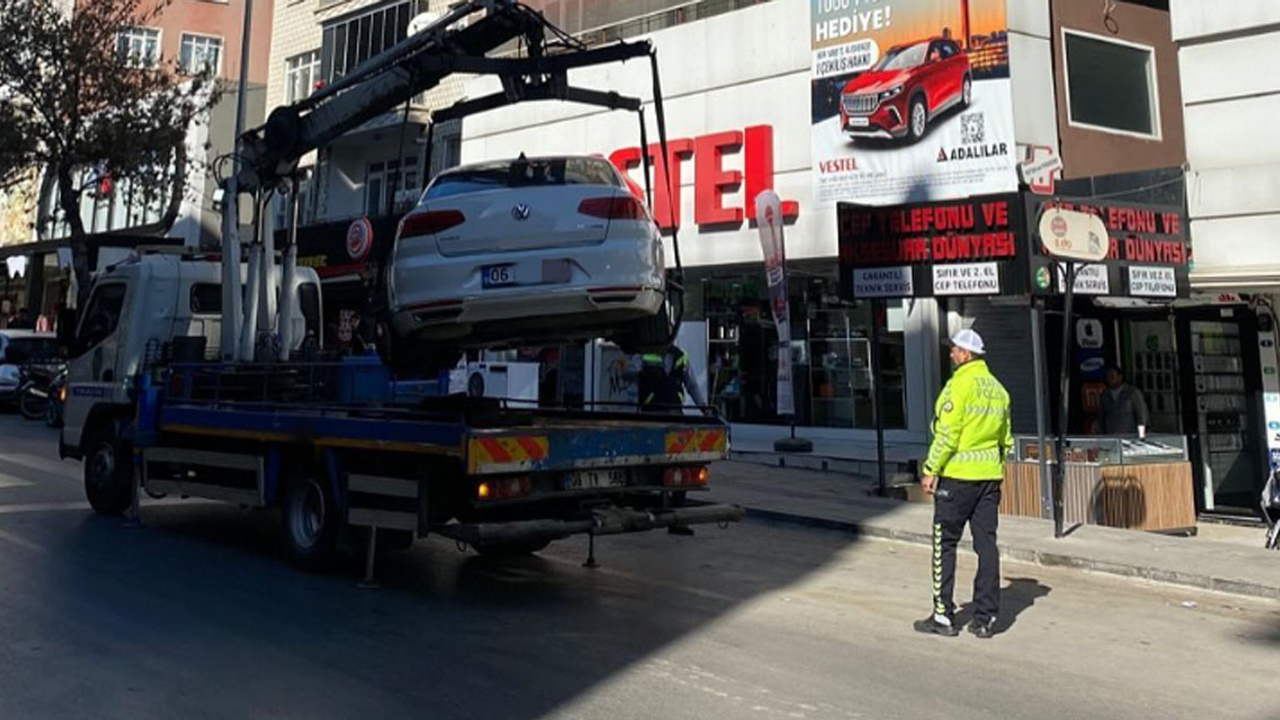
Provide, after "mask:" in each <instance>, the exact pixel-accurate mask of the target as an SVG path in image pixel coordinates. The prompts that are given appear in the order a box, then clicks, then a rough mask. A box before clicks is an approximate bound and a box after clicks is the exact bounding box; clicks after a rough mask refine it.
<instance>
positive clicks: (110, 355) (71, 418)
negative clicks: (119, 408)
mask: <svg viewBox="0 0 1280 720" xmlns="http://www.w3.org/2000/svg"><path fill="white" fill-rule="evenodd" d="M128 295H129V284H128V283H127V282H124V281H111V282H103V283H100V284H98V285H96V286H94V288H93V293H92V294H91V295H90V296H89V301H88V302H87V303H86V304H85V312H84V315H83V316H82V317H81V319H80V323H79V326H78V327H77V328H76V337H75V340H74V342H73V343H72V348H71V357H72V360H71V362H70V363H69V365H68V367H67V403H66V407H65V409H64V412H65V423H64V430H63V433H64V439H65V440H66V441H67V443H68V444H77V443H78V442H79V439H80V432H81V431H82V430H83V428H84V423H85V420H87V419H88V416H89V413H90V411H91V410H92V409H93V408H94V406H96V405H100V404H109V403H111V402H113V401H114V396H115V394H116V393H115V389H116V387H117V385H118V384H119V383H118V380H119V378H118V377H116V373H117V368H116V364H117V360H118V356H119V353H120V347H121V342H122V335H123V334H124V327H123V325H122V323H121V322H120V317H121V314H122V313H123V311H124V308H125V301H126V300H127V299H128Z"/></svg>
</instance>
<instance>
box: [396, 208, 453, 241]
mask: <svg viewBox="0 0 1280 720" xmlns="http://www.w3.org/2000/svg"><path fill="white" fill-rule="evenodd" d="M466 221H467V218H466V216H465V215H463V214H462V213H461V212H459V211H457V210H431V211H428V212H424V213H414V214H412V215H408V216H406V217H405V219H404V220H401V221H400V237H401V238H410V237H418V236H420V235H434V234H436V233H440V232H444V231H445V230H448V229H449V228H451V227H455V226H457V225H461V224H462V223H464V222H466Z"/></svg>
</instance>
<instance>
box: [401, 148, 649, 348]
mask: <svg viewBox="0 0 1280 720" xmlns="http://www.w3.org/2000/svg"><path fill="white" fill-rule="evenodd" d="M387 301H388V307H389V308H390V310H391V325H392V327H391V330H392V333H391V337H390V338H389V341H390V348H391V351H390V354H391V356H392V357H391V363H392V365H393V366H400V367H405V366H406V364H414V365H416V366H418V367H419V368H420V369H423V370H427V371H433V370H434V369H435V368H443V367H449V366H452V365H453V364H454V363H456V361H457V358H458V357H459V353H460V352H461V349H462V348H466V347H471V348H476V347H503V346H515V345H549V344H553V343H557V342H569V341H573V340H583V339H588V338H593V337H604V338H609V339H612V340H614V341H615V342H618V343H619V344H620V345H622V346H623V347H624V348H626V349H628V350H629V351H636V350H643V349H649V348H658V347H662V346H663V345H665V343H666V342H667V341H668V340H669V339H670V335H671V332H672V328H671V317H670V316H671V313H670V311H669V310H668V308H667V285H666V278H665V265H664V258H663V247H662V236H661V232H660V231H659V229H658V226H657V225H656V224H655V223H654V221H653V218H652V217H651V216H650V215H649V211H648V210H647V209H646V208H645V207H644V205H643V204H642V203H641V202H640V201H639V200H638V199H637V198H636V196H635V195H634V194H633V193H632V192H631V191H630V189H629V187H628V184H627V182H626V180H625V179H624V178H623V177H622V175H621V173H619V172H618V170H616V169H615V168H614V167H613V165H611V164H610V163H609V162H607V161H606V160H603V159H601V158H596V157H577V156H570V157H539V158H526V157H524V156H523V155H522V156H521V157H519V158H517V159H515V160H503V161H497V162H485V163H479V164H474V165H465V166H462V167H458V168H454V169H452V170H449V171H446V172H444V173H441V174H440V175H439V176H437V177H436V178H435V180H433V181H432V183H431V184H430V186H428V187H427V190H426V192H425V193H423V196H422V199H421V201H420V202H419V203H418V206H417V207H416V208H414V210H413V211H412V212H410V213H409V214H408V215H407V216H405V218H404V220H402V221H401V223H400V228H399V231H398V233H397V238H396V244H395V248H394V250H393V253H392V259H391V266H390V268H389V271H388V279H387ZM426 366H431V367H426Z"/></svg>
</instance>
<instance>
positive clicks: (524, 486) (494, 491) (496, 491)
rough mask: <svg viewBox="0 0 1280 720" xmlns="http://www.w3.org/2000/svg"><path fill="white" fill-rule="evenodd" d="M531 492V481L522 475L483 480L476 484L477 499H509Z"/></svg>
mask: <svg viewBox="0 0 1280 720" xmlns="http://www.w3.org/2000/svg"><path fill="white" fill-rule="evenodd" d="M531 492H533V483H532V482H530V481H529V478H527V477H524V476H520V477H512V478H501V479H498V480H485V481H484V482H482V483H480V484H479V485H476V499H477V500H511V499H512V498H518V497H524V496H525V495H528V494H529V493H531Z"/></svg>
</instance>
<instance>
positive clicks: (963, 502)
mask: <svg viewBox="0 0 1280 720" xmlns="http://www.w3.org/2000/svg"><path fill="white" fill-rule="evenodd" d="M950 344H951V363H952V365H953V366H954V368H955V370H954V372H953V373H952V375H951V379H950V380H948V381H947V384H946V386H945V387H943V388H942V394H940V395H939V396H938V401H937V404H936V407H935V408H934V420H933V442H932V443H931V444H930V446H929V456H928V458H927V459H926V460H925V462H924V477H923V478H921V484H922V485H923V486H924V491H925V492H926V493H928V494H930V495H932V496H933V612H932V613H930V615H929V617H927V618H925V619H924V620H919V621H917V622H916V623H915V629H916V630H917V631H919V632H923V633H933V634H937V635H945V636H947V637H955V636H956V635H958V634H959V633H960V630H959V628H958V627H956V618H955V602H954V601H953V599H952V595H953V592H954V590H955V580H956V546H957V545H958V544H959V542H960V536H961V535H962V534H963V533H964V527H965V525H966V524H967V525H968V526H969V531H970V532H971V533H972V535H973V549H974V552H976V553H977V554H978V572H977V575H976V576H975V577H974V580H973V605H974V616H973V621H972V622H970V623H969V632H971V633H973V634H974V635H976V636H978V637H980V638H989V637H991V636H992V635H994V634H995V623H996V614H997V612H998V611H999V609H1000V551H999V549H998V548H997V546H996V527H997V525H998V523H999V517H1000V486H1001V482H1002V481H1003V480H1004V462H1005V457H1006V456H1007V455H1008V453H1009V450H1010V449H1011V448H1012V447H1013V432H1012V428H1011V425H1010V419H1009V393H1008V391H1007V390H1005V388H1004V386H1003V385H1001V384H1000V381H999V380H997V379H996V378H995V376H994V375H992V374H991V370H990V369H989V368H988V367H987V362H986V360H985V359H984V357H985V354H986V346H985V345H984V344H983V342H982V336H980V335H979V334H978V333H977V332H975V331H973V330H969V329H965V330H961V331H959V332H957V333H956V334H955V335H954V336H953V337H952V338H951V343H950Z"/></svg>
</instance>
